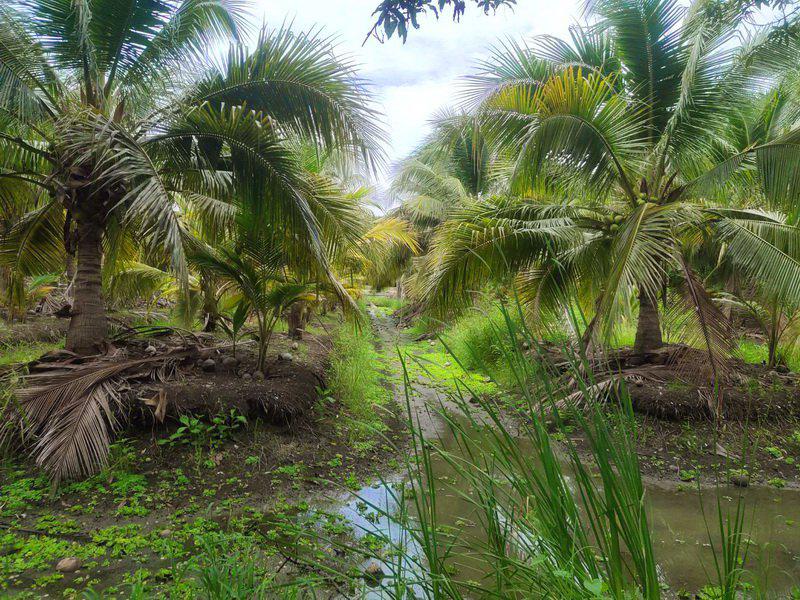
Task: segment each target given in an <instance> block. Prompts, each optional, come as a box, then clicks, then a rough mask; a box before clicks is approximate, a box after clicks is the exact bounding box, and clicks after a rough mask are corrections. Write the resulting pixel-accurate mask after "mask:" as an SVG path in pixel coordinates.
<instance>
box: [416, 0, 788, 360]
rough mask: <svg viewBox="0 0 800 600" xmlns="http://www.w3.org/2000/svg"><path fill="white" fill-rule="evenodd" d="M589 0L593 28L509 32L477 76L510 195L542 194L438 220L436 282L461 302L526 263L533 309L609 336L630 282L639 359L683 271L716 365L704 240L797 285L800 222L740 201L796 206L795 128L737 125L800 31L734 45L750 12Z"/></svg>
mask: <svg viewBox="0 0 800 600" xmlns="http://www.w3.org/2000/svg"><path fill="white" fill-rule="evenodd" d="M726 7H728V8H726ZM588 10H589V14H590V16H591V17H592V18H594V19H596V23H595V25H593V26H592V27H591V28H575V29H573V30H572V34H571V35H572V39H571V40H570V41H569V42H566V41H563V40H559V39H555V38H552V37H549V36H545V37H541V38H537V39H535V40H534V42H533V44H532V45H530V46H527V45H519V44H515V43H508V44H505V45H503V46H501V47H499V48H498V49H496V51H495V53H494V55H493V57H492V58H491V59H489V60H488V61H486V62H485V63H484V64H483V66H482V69H481V72H480V73H479V74H477V75H475V76H474V77H471V78H470V81H469V86H470V87H469V93H470V94H471V96H472V102H473V106H474V107H475V110H476V112H477V114H478V116H479V118H480V119H481V121H482V127H483V129H484V131H486V132H487V135H488V136H489V138H490V139H491V140H492V141H493V143H495V144H497V146H498V147H499V148H500V149H501V150H502V151H503V152H506V153H509V154H510V155H512V156H513V157H514V159H515V166H514V169H513V172H512V177H511V180H512V185H511V191H512V193H514V194H515V195H516V196H517V197H528V198H536V199H535V200H515V199H490V200H483V201H479V202H477V203H475V204H474V205H472V206H470V207H468V208H467V209H465V210H464V211H462V213H461V214H459V215H458V216H457V217H456V218H454V219H452V220H450V221H449V222H447V223H445V224H444V225H443V227H442V230H441V231H440V233H439V236H438V238H437V241H436V242H435V245H436V250H435V252H434V253H433V255H432V257H431V259H430V261H429V265H428V267H429V272H430V276H429V278H428V280H427V284H426V290H427V293H428V295H429V297H431V298H432V299H436V298H438V299H439V300H443V299H444V300H448V301H451V302H453V301H457V300H458V299H459V298H463V296H464V292H465V291H467V290H469V289H474V288H475V286H477V285H480V283H481V282H482V281H485V280H486V279H487V278H488V277H507V276H509V275H516V276H518V277H519V279H520V282H519V283H520V284H521V287H522V289H524V290H525V291H526V294H527V297H528V298H529V299H530V300H532V301H533V302H535V303H536V304H537V305H542V304H546V303H548V302H553V301H556V299H558V301H559V302H561V303H562V305H563V302H568V301H570V299H573V298H575V297H576V295H577V296H581V297H583V298H584V299H585V300H586V301H587V303H591V305H592V306H593V308H594V309H595V312H596V316H595V318H594V319H593V320H592V321H591V324H590V327H589V331H588V333H589V335H594V334H596V333H598V332H605V333H606V334H607V333H609V332H610V330H611V329H612V327H613V324H614V322H615V319H614V317H615V316H616V315H617V314H619V313H618V311H619V309H620V307H621V306H622V305H623V304H626V303H627V302H628V299H629V298H630V296H631V294H633V293H635V294H637V295H638V300H639V313H638V314H639V317H638V323H637V332H636V340H635V350H636V351H637V352H638V353H640V354H642V355H646V354H647V353H649V352H651V351H653V350H655V349H657V348H659V347H660V346H661V345H662V343H663V341H662V337H661V329H660V317H659V312H658V303H657V298H658V297H659V296H660V295H661V293H662V291H663V290H664V289H665V286H666V285H667V284H668V283H669V282H671V281H674V282H679V283H678V285H679V286H680V287H681V288H682V290H683V298H684V301H685V302H686V303H687V306H690V307H691V309H692V314H693V315H694V318H695V325H696V327H695V329H694V331H695V332H696V335H697V336H698V337H699V338H700V341H702V342H703V344H704V345H705V346H706V347H707V349H708V352H709V356H710V361H709V362H710V364H711V366H712V371H715V370H716V369H717V368H718V367H719V365H720V358H721V356H722V355H723V354H724V353H725V351H726V349H727V348H728V346H729V344H730V342H729V340H730V336H729V334H728V332H727V330H726V329H725V327H724V326H723V324H722V320H721V319H720V318H719V316H720V315H719V314H718V311H717V309H716V307H715V305H714V304H713V303H712V302H711V299H710V298H709V296H708V294H707V292H706V290H705V289H704V286H703V285H702V281H701V279H700V278H699V276H698V275H697V274H696V273H695V271H694V269H693V268H692V266H691V264H692V257H693V254H694V253H695V252H698V251H699V249H700V248H701V247H704V245H708V244H710V245H711V246H714V247H715V248H716V249H717V251H718V253H719V254H718V256H720V257H722V256H724V258H725V260H727V261H730V262H731V263H732V264H733V265H734V266H735V268H737V269H739V270H741V272H742V273H746V274H747V275H748V276H750V277H757V278H759V279H760V280H762V281H764V282H765V284H766V285H769V286H770V287H771V288H772V289H773V290H776V291H778V292H779V293H781V294H791V295H794V296H795V297H797V294H798V293H800V288H799V287H798V283H797V282H798V277H800V261H799V260H798V259H800V254H798V250H800V246H798V245H797V244H798V242H799V241H800V234H799V233H798V230H797V228H796V227H794V226H792V225H791V224H790V223H788V222H787V221H786V219H785V218H784V217H781V216H775V215H772V214H767V213H764V212H763V211H760V210H749V209H747V207H748V206H749V207H755V208H757V207H759V206H761V205H762V204H763V203H764V202H772V203H774V204H775V205H776V206H778V207H783V208H784V209H785V210H787V211H788V212H789V213H790V214H796V213H797V209H798V207H800V205H799V204H798V203H797V202H796V201H797V199H798V195H799V194H800V185H798V184H800V178H798V175H799V174H800V152H798V146H797V145H796V144H795V140H796V139H798V137H800V129H798V128H797V126H796V125H797V123H796V122H795V121H792V120H791V119H786V120H784V121H782V122H780V123H778V121H776V123H775V125H776V126H775V127H773V128H771V130H770V131H768V132H767V131H762V133H761V134H757V133H756V132H751V133H753V134H754V135H756V134H757V137H755V138H752V139H750V140H748V141H747V143H746V144H745V145H742V144H741V142H740V140H737V139H734V135H733V133H734V130H735V128H734V127H732V123H733V122H734V121H735V120H736V119H737V118H739V117H740V116H741V114H742V111H743V110H744V108H743V107H748V106H750V105H751V104H752V103H753V101H754V98H759V99H760V98H761V94H763V90H764V87H765V86H766V85H773V84H774V82H775V81H776V79H777V78H779V77H780V76H782V75H783V74H785V73H786V72H787V71H790V70H793V69H796V63H797V59H798V58H800V51H799V50H800V45H798V38H797V34H796V30H795V28H791V27H790V28H787V29H786V30H781V31H775V30H769V31H766V32H761V33H759V34H758V35H755V36H752V37H751V38H750V39H748V40H747V41H746V42H745V43H736V41H737V39H738V37H737V36H739V35H740V33H741V30H740V28H739V25H740V21H739V15H737V14H736V13H735V12H732V8H730V7H729V5H722V4H720V3H716V2H710V1H706V0H697V1H695V2H694V3H693V4H692V5H691V6H690V7H689V8H684V7H683V6H682V5H681V4H680V3H678V2H676V1H674V0H596V1H593V2H591V3H589V5H588ZM726 10H727V12H726ZM792 63H794V64H792ZM734 200H736V202H734ZM743 201H744V202H746V204H745V205H744V208H742V209H739V208H737V203H738V206H742V205H741V202H743ZM712 374H713V373H712Z"/></svg>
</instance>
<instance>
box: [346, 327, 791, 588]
mask: <svg viewBox="0 0 800 600" xmlns="http://www.w3.org/2000/svg"><path fill="white" fill-rule="evenodd" d="M385 333H386V331H385V329H384V334H385ZM414 387H415V394H414V396H413V400H412V411H417V413H418V415H416V416H415V418H417V417H419V419H420V420H421V421H423V422H425V423H426V426H425V427H423V431H424V433H425V435H426V437H428V438H434V439H435V440H436V444H437V446H439V447H441V448H442V450H444V451H445V452H446V453H450V454H452V455H456V456H457V455H458V454H459V453H460V452H461V445H460V444H459V442H458V440H457V439H456V438H455V436H454V434H453V432H452V430H451V428H450V427H448V426H447V424H446V423H445V421H444V419H443V418H441V417H438V416H437V415H436V414H435V412H433V411H432V410H431V409H430V403H431V400H432V399H433V398H434V397H435V396H436V395H437V392H436V391H435V390H433V389H431V388H426V387H425V386H424V385H423V386H419V385H417V384H415V386H414ZM451 418H452V417H451ZM457 420H458V421H461V420H462V419H460V418H457ZM465 423H466V420H464V427H463V430H464V431H466V432H467V434H468V435H470V436H472V439H473V440H474V441H475V442H476V445H478V446H480V445H481V444H482V437H481V436H483V438H486V447H490V445H489V440H488V434H487V432H486V431H482V430H481V428H475V427H471V426H468V425H466V424H465ZM517 442H518V443H519V444H520V446H521V448H522V450H523V451H525V448H526V446H529V442H528V441H527V440H526V439H524V438H517ZM432 467H433V480H434V481H435V482H436V489H437V492H438V493H437V507H438V515H439V524H440V525H442V526H444V527H452V528H455V529H458V530H461V531H463V535H462V536H461V539H462V540H464V541H468V542H477V543H478V544H481V543H483V542H486V533H485V531H483V529H482V527H481V526H480V519H479V518H478V515H476V514H475V510H476V509H475V507H474V505H473V504H472V503H471V502H470V500H469V497H470V494H471V490H470V489H468V485H469V484H468V482H467V481H465V480H464V479H463V477H461V476H459V473H458V472H457V470H455V469H454V468H453V467H452V465H451V464H450V463H449V462H448V461H447V460H445V459H443V458H442V457H440V456H437V455H436V454H434V455H433V460H432ZM565 472H569V470H568V469H567V468H565ZM403 483H404V476H403V475H397V476H396V477H395V478H394V479H392V478H389V479H387V480H385V481H383V482H381V483H380V484H376V485H372V486H369V487H365V488H363V489H362V490H361V491H360V492H359V493H358V499H356V500H354V501H352V502H349V503H346V504H345V505H344V506H341V508H340V511H341V512H342V514H343V515H344V516H345V517H347V518H348V519H349V520H350V521H351V522H352V523H353V525H354V527H355V528H356V530H357V531H361V532H364V533H368V532H372V533H376V534H378V535H379V536H380V537H383V538H388V539H391V540H392V541H393V542H395V543H397V542H398V541H399V540H400V539H401V538H403V537H404V533H403V531H402V528H401V527H400V525H398V523H397V522H395V521H393V520H391V519H389V518H387V517H385V516H383V514H382V515H381V516H380V517H378V516H376V515H375V513H374V512H373V513H372V514H370V512H371V511H369V510H368V509H366V507H367V506H372V507H377V508H378V509H379V512H381V513H385V514H392V513H394V512H396V511H398V509H399V508H400V507H398V506H397V493H396V488H397V487H398V486H399V485H401V484H403ZM568 483H570V482H569V481H568ZM645 485H646V505H647V508H648V516H649V522H650V526H651V534H652V539H653V545H654V548H655V553H656V558H657V561H658V567H659V575H660V578H661V580H662V581H663V583H664V584H666V586H668V589H669V590H670V591H669V592H667V593H665V597H670V596H672V597H675V595H676V594H677V592H679V591H681V590H686V591H689V592H696V591H698V590H700V589H701V588H702V587H703V586H704V585H706V584H708V583H709V582H713V581H714V580H715V571H714V562H713V553H712V549H711V544H712V543H713V544H714V545H715V547H717V548H718V547H719V527H718V523H717V518H718V512H717V496H718V495H719V498H720V503H721V505H722V508H723V510H728V509H730V510H731V511H735V509H736V505H737V500H738V499H739V498H741V499H742V500H743V503H744V506H745V507H746V519H745V525H744V532H745V534H746V535H747V538H748V539H749V540H750V547H749V551H748V565H746V566H747V567H748V569H749V571H750V573H751V575H752V577H755V578H756V579H757V580H758V583H759V586H758V587H759V589H762V590H766V591H768V592H770V593H771V595H773V597H778V598H788V597H790V594H791V590H792V588H793V587H794V586H795V585H797V584H798V583H799V582H800V491H797V490H778V489H773V488H763V487H751V488H746V489H740V488H733V487H722V488H719V490H715V489H708V488H706V489H704V490H703V491H702V493H701V492H700V491H698V490H697V489H693V488H691V487H690V486H680V487H679V486H675V485H674V484H666V483H662V482H648V481H645ZM365 509H366V510H365ZM412 516H413V515H412ZM709 532H710V533H709ZM471 545H472V546H473V547H475V544H471ZM450 562H451V566H452V567H453V569H455V572H456V573H457V578H458V579H459V580H461V581H481V580H482V578H484V576H485V575H486V570H485V565H484V564H483V563H482V561H481V560H480V559H479V558H477V557H476V556H474V555H470V553H469V552H467V551H464V552H455V553H454V554H453V557H452V558H451V559H450ZM382 568H383V571H384V572H387V573H389V572H391V569H392V568H391V566H390V565H388V564H383V565H382ZM369 597H370V598H382V597H384V596H383V595H382V592H380V591H379V590H378V589H375V590H373V591H372V592H371V593H370V595H369Z"/></svg>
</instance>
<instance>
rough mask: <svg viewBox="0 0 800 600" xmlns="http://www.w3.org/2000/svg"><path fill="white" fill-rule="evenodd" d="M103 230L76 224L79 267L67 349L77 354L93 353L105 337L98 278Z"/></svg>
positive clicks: (102, 306) (99, 277) (90, 224)
mask: <svg viewBox="0 0 800 600" xmlns="http://www.w3.org/2000/svg"><path fill="white" fill-rule="evenodd" d="M101 238H102V229H101V227H100V225H99V224H97V223H96V222H92V221H91V220H84V221H81V222H79V223H78V252H77V258H78V265H77V269H76V272H75V280H74V288H73V302H72V319H71V320H70V323H69V330H68V331H67V343H66V348H67V350H70V351H72V352H75V353H76V354H94V353H96V352H98V351H100V350H101V349H102V348H103V345H104V344H105V341H106V335H107V334H108V324H107V322H106V306H105V303H104V302H103V289H102V279H101V262H102V257H103V250H102V246H101Z"/></svg>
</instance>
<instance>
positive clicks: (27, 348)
mask: <svg viewBox="0 0 800 600" xmlns="http://www.w3.org/2000/svg"><path fill="white" fill-rule="evenodd" d="M63 347H64V340H60V341H58V342H24V343H21V344H15V345H13V346H7V347H5V348H3V349H2V350H0V367H3V366H7V365H15V364H19V363H27V362H31V361H32V360H36V359H37V358H39V357H40V356H41V355H42V354H45V353H47V352H51V351H53V350H58V349H59V348H63Z"/></svg>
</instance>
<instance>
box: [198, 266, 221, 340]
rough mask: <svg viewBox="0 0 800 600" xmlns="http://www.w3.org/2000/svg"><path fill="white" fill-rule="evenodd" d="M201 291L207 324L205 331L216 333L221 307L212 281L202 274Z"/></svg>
mask: <svg viewBox="0 0 800 600" xmlns="http://www.w3.org/2000/svg"><path fill="white" fill-rule="evenodd" d="M200 289H201V291H202V294H203V321H204V322H205V326H204V327H203V331H206V332H212V331H216V330H217V323H218V322H219V306H218V304H217V299H216V297H215V294H214V286H213V285H212V282H211V279H210V278H209V277H208V276H207V275H204V274H202V273H201V274H200Z"/></svg>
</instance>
